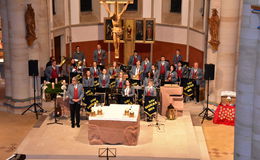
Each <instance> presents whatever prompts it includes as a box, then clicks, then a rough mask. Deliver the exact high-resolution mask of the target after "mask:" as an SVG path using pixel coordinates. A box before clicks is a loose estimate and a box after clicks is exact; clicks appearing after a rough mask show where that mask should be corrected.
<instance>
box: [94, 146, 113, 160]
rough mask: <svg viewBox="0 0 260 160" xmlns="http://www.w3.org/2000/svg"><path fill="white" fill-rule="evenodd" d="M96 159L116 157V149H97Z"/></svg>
mask: <svg viewBox="0 0 260 160" xmlns="http://www.w3.org/2000/svg"><path fill="white" fill-rule="evenodd" d="M98 157H101V158H102V157H103V158H104V157H105V158H107V160H109V158H111V157H116V148H99V149H98Z"/></svg>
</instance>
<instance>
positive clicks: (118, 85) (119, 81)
mask: <svg viewBox="0 0 260 160" xmlns="http://www.w3.org/2000/svg"><path fill="white" fill-rule="evenodd" d="M124 84H125V80H124V78H123V72H120V73H119V75H118V77H117V78H116V88H119V89H122V88H123V87H124Z"/></svg>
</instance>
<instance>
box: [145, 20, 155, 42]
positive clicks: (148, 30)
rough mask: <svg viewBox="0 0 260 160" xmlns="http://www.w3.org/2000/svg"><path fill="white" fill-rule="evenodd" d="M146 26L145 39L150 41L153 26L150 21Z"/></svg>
mask: <svg viewBox="0 0 260 160" xmlns="http://www.w3.org/2000/svg"><path fill="white" fill-rule="evenodd" d="M147 22H148V21H147ZM146 27H147V28H146V40H147V41H152V40H153V26H152V22H149V23H148V24H147V26H146Z"/></svg>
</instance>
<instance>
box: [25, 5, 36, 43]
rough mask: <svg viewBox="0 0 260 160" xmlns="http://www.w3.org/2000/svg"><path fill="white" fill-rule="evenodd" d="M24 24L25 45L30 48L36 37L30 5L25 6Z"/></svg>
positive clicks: (33, 15) (32, 11)
mask: <svg viewBox="0 0 260 160" xmlns="http://www.w3.org/2000/svg"><path fill="white" fill-rule="evenodd" d="M25 24H26V40H27V44H28V46H32V44H33V42H34V41H35V40H36V39H37V37H36V33H35V14H34V10H33V8H32V5H31V4H27V10H26V12H25Z"/></svg>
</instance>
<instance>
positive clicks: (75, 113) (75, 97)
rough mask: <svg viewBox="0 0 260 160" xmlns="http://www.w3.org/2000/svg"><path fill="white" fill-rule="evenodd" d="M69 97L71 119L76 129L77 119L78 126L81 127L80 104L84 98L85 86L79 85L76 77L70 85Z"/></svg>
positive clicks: (72, 125)
mask: <svg viewBox="0 0 260 160" xmlns="http://www.w3.org/2000/svg"><path fill="white" fill-rule="evenodd" d="M67 95H68V97H69V104H70V118H71V127H72V128H74V127H75V117H76V125H77V127H78V128H79V127H80V103H81V100H82V98H83V97H84V90H83V86H82V85H81V84H79V83H78V80H77V78H76V77H73V78H72V83H71V84H69V86H68V90H67Z"/></svg>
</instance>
